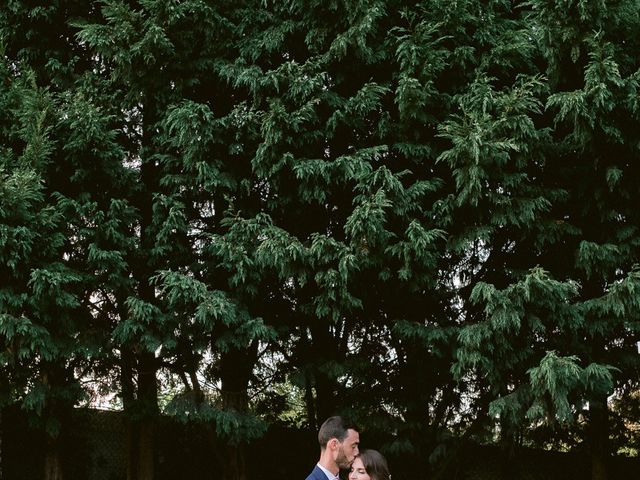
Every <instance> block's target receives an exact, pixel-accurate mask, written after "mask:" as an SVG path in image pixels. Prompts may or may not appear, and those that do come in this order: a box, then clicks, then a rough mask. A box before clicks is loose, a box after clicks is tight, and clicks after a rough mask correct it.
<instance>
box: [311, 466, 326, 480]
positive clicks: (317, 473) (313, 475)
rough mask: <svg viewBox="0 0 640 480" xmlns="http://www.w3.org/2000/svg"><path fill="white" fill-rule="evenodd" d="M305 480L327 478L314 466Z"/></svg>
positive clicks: (322, 479) (324, 479)
mask: <svg viewBox="0 0 640 480" xmlns="http://www.w3.org/2000/svg"><path fill="white" fill-rule="evenodd" d="M306 480H327V476H326V475H325V474H324V472H323V471H322V470H320V467H318V465H316V466H315V467H313V470H311V473H310V474H309V476H308V477H307V478H306Z"/></svg>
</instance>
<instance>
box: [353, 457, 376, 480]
mask: <svg viewBox="0 0 640 480" xmlns="http://www.w3.org/2000/svg"><path fill="white" fill-rule="evenodd" d="M349 480H371V477H370V476H369V474H368V473H367V470H366V469H365V468H364V464H363V463H362V459H361V458H360V457H356V459H355V460H354V461H353V463H352V464H351V471H350V472H349Z"/></svg>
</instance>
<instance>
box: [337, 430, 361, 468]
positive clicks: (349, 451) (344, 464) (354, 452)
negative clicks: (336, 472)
mask: <svg viewBox="0 0 640 480" xmlns="http://www.w3.org/2000/svg"><path fill="white" fill-rule="evenodd" d="M359 444H360V434H359V433H358V432H356V431H355V430H352V429H349V430H347V437H346V438H345V439H344V440H343V441H342V442H340V443H338V451H337V453H336V464H337V465H338V467H340V468H341V469H345V470H346V469H348V468H351V464H352V463H353V460H354V459H355V458H356V457H357V456H358V453H359V451H358V445H359Z"/></svg>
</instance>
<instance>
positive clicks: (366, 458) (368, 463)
mask: <svg viewBox="0 0 640 480" xmlns="http://www.w3.org/2000/svg"><path fill="white" fill-rule="evenodd" d="M318 442H319V443H320V460H318V464H317V465H316V466H315V467H314V469H313V470H312V471H311V473H310V474H309V476H308V477H307V478H306V480H340V470H348V471H349V476H348V479H349V480H390V479H391V475H389V467H388V466H387V461H386V460H385V458H384V457H383V456H382V455H381V454H380V453H379V452H378V451H376V450H360V448H359V446H360V433H359V429H358V427H357V426H356V425H354V424H352V423H349V422H348V421H347V420H345V419H344V418H343V417H338V416H336V417H329V418H328V419H327V420H325V422H324V423H323V424H322V426H321V427H320V431H319V432H318Z"/></svg>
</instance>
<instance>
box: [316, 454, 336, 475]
mask: <svg viewBox="0 0 640 480" xmlns="http://www.w3.org/2000/svg"><path fill="white" fill-rule="evenodd" d="M318 465H320V466H321V467H323V468H324V469H326V470H327V471H328V472H329V473H331V474H333V475H334V476H336V475H338V473H340V469H339V468H338V465H336V462H334V461H333V460H332V459H330V458H325V457H323V456H321V457H320V460H319V461H318Z"/></svg>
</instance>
